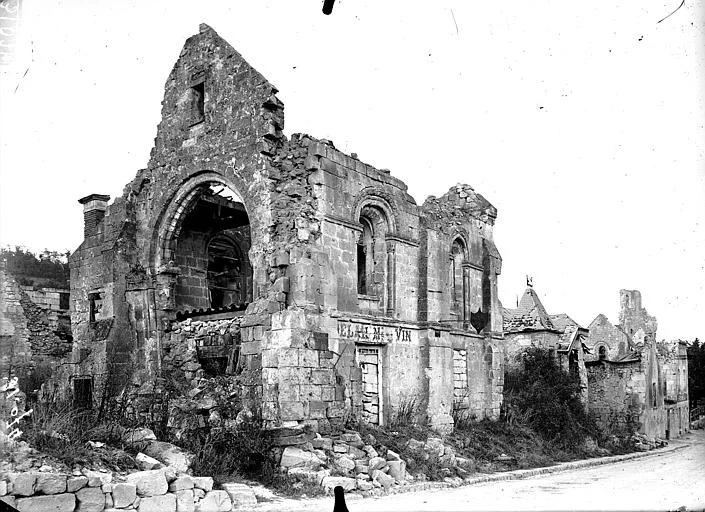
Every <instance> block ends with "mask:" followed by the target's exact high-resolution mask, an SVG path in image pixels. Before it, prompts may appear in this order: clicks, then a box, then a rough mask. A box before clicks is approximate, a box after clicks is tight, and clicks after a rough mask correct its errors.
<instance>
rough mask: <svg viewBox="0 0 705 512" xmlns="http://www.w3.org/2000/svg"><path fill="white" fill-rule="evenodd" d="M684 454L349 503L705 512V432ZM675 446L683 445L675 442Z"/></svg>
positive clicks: (322, 502) (358, 509) (377, 511)
mask: <svg viewBox="0 0 705 512" xmlns="http://www.w3.org/2000/svg"><path fill="white" fill-rule="evenodd" d="M683 441H685V442H686V443H687V446H686V447H685V448H682V449H680V450H677V451H674V452H670V453H663V454H658V455H651V456H648V457H644V458H640V459H635V460H632V461H626V462H617V463H614V464H605V465H601V466H595V467H590V468H584V469H576V470H571V471H565V472H560V473H554V474H548V475H541V476H535V477H531V478H526V479H523V480H509V481H501V482H493V483H485V484H477V485H471V486H466V487H459V488H455V489H441V490H434V491H422V492H416V493H407V494H397V495H392V496H385V497H383V498H365V499H349V500H348V509H349V510H350V512H382V511H399V512H402V511H403V512H408V511H416V510H418V511H436V510H438V511H441V510H448V511H461V510H492V511H504V510H527V511H528V510H676V509H677V508H679V507H682V506H685V507H687V509H688V510H705V431H703V430H698V431H695V432H692V433H690V434H688V435H687V436H686V437H685V438H684V439H683ZM672 444H676V445H677V444H683V442H682V441H681V442H679V441H675V442H674V443H672ZM258 510H261V511H270V510H271V511H274V510H277V511H283V510H303V511H310V512H318V511H327V512H330V511H331V510H333V500H332V498H327V499H315V500H301V501H294V500H285V501H282V502H279V503H276V502H272V503H267V504H262V506H261V507H258Z"/></svg>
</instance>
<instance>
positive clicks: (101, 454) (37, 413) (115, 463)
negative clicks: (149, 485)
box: [22, 401, 136, 471]
mask: <svg viewBox="0 0 705 512" xmlns="http://www.w3.org/2000/svg"><path fill="white" fill-rule="evenodd" d="M22 431H23V436H22V439H23V440H25V441H27V443H28V444H29V445H30V446H31V447H32V448H34V449H36V450H38V451H39V452H41V453H43V454H45V455H49V456H51V457H53V458H55V459H57V460H59V461H60V462H62V463H64V464H66V465H67V466H69V467H72V466H76V465H80V466H90V465H96V464H99V465H102V466H105V467H108V468H111V469H114V470H116V471H122V470H126V469H131V468H134V467H136V466H135V460H134V457H133V456H132V455H131V454H129V453H127V452H126V451H124V450H122V449H121V448H111V447H110V446H109V445H113V446H121V445H122V441H121V438H120V435H119V429H118V427H117V424H115V423H113V422H107V421H105V422H104V421H99V420H98V419H97V417H96V414H95V413H94V411H92V410H78V409H76V408H75V407H73V405H72V404H71V403H70V402H41V401H40V402H36V403H35V404H33V411H32V414H31V415H30V416H28V417H27V419H25V420H23V423H22ZM88 441H101V442H103V443H105V444H106V446H103V447H95V446H91V445H90V444H88Z"/></svg>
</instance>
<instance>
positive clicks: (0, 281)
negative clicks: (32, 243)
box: [0, 262, 32, 379]
mask: <svg viewBox="0 0 705 512" xmlns="http://www.w3.org/2000/svg"><path fill="white" fill-rule="evenodd" d="M0 265H3V267H0V378H3V377H7V378H8V379H9V378H11V377H13V376H16V377H20V376H24V375H25V374H26V372H29V370H30V369H31V366H32V347H31V345H30V343H29V336H30V333H29V329H28V328H27V317H26V316H25V314H24V309H23V308H22V302H21V300H22V291H21V289H20V287H19V285H18V284H17V281H15V279H14V278H13V277H12V275H11V274H10V273H8V272H7V271H6V270H5V269H4V263H2V262H0Z"/></svg>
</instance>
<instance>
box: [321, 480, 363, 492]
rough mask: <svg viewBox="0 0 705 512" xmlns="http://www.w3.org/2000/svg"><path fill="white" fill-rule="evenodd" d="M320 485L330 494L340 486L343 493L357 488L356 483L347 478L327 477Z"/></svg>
mask: <svg viewBox="0 0 705 512" xmlns="http://www.w3.org/2000/svg"><path fill="white" fill-rule="evenodd" d="M321 485H322V486H323V488H324V489H325V490H326V491H330V492H332V491H333V489H335V488H336V487H337V486H341V487H342V488H343V490H345V491H352V490H354V489H355V488H356V487H357V482H356V480H355V479H354V478H349V477H347V476H328V477H326V478H324V479H323V481H322V482H321Z"/></svg>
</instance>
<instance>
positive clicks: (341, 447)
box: [333, 443, 350, 453]
mask: <svg viewBox="0 0 705 512" xmlns="http://www.w3.org/2000/svg"><path fill="white" fill-rule="evenodd" d="M349 449H350V446H348V445H347V444H345V443H334V444H333V451H334V452H335V453H348V450H349Z"/></svg>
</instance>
